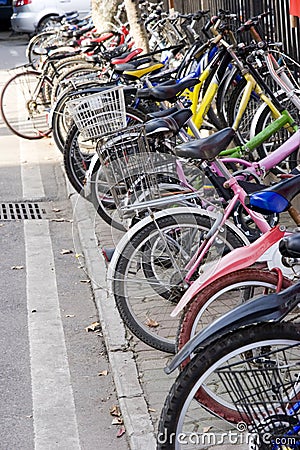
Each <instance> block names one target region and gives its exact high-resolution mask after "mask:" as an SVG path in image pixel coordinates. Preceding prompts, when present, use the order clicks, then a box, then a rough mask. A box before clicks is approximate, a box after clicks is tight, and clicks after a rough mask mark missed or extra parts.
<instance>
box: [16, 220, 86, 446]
mask: <svg viewBox="0 0 300 450" xmlns="http://www.w3.org/2000/svg"><path fill="white" fill-rule="evenodd" d="M24 234H25V247H26V269H27V307H28V329H29V343H30V359H31V378H32V398H33V420H34V433H35V450H46V449H54V448H56V449H68V450H71V449H72V450H76V449H80V442H79V434H78V427H77V421H76V413H75V404H74V397H73V390H72V386H71V379H70V371H69V365H68V358H67V351H66V344H65V338H64V331H63V326H62V321H61V315H60V309H59V299H58V293H57V284H56V276H55V266H54V257H53V251H52V243H51V238H50V230H49V222H48V221H47V220H25V221H24Z"/></svg>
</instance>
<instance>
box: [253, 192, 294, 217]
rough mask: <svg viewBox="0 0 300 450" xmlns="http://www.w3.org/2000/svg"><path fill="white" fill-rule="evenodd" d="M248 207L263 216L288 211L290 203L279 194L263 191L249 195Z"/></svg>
mask: <svg viewBox="0 0 300 450" xmlns="http://www.w3.org/2000/svg"><path fill="white" fill-rule="evenodd" d="M246 205H247V206H248V207H249V208H251V209H253V210H254V211H257V212H260V213H262V214H272V213H282V212H283V211H286V210H287V209H288V208H289V207H290V202H289V201H288V200H287V199H286V198H284V197H283V196H282V195H280V194H278V193H277V192H271V191H269V192H268V191H262V192H255V193H254V194H251V195H249V197H248V198H247V201H246Z"/></svg>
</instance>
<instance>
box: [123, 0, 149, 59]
mask: <svg viewBox="0 0 300 450" xmlns="http://www.w3.org/2000/svg"><path fill="white" fill-rule="evenodd" d="M124 4H125V9H126V13H127V20H128V22H129V26H130V35H131V36H132V37H133V39H134V42H135V46H136V47H140V48H142V49H143V50H144V52H146V53H147V52H149V40H148V36H147V33H146V30H145V27H144V24H143V23H142V21H141V15H140V9H139V6H138V0H125V1H124Z"/></svg>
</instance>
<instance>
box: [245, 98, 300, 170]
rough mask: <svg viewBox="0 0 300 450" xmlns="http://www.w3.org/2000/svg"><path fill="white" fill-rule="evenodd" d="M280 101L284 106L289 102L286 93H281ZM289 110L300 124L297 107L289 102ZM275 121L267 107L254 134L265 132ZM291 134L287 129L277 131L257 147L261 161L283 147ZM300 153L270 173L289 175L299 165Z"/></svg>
mask: <svg viewBox="0 0 300 450" xmlns="http://www.w3.org/2000/svg"><path fill="white" fill-rule="evenodd" d="M277 98H278V101H279V102H280V103H281V104H284V103H286V102H287V101H288V99H287V96H286V94H285V93H281V94H279V95H278V97H277ZM287 110H288V111H289V112H290V111H291V115H292V117H293V118H294V119H295V120H296V123H298V124H299V123H300V111H298V110H297V109H296V107H295V106H294V105H293V104H292V103H291V102H290V101H288V105H287ZM273 120H274V119H273V118H272V115H271V112H270V109H269V107H268V106H267V105H266V106H265V108H263V110H262V111H260V114H259V117H258V120H257V122H256V126H255V132H254V134H255V135H257V134H258V133H260V132H261V131H263V130H264V129H265V128H266V127H267V126H268V124H269V123H271V122H272V121H273ZM290 136H291V133H290V132H289V131H288V130H287V129H286V128H280V129H279V130H278V131H276V132H275V133H274V134H273V135H272V136H271V137H270V138H269V139H268V140H267V141H266V142H264V143H263V144H261V145H260V146H259V147H257V149H256V150H257V153H258V155H259V159H262V158H265V157H266V156H267V155H270V153H272V152H273V151H274V150H276V149H277V148H278V147H279V146H280V145H282V144H283V143H284V142H285V141H286V140H287V139H288V138H289V137H290ZM299 162H300V160H299V151H298V150H295V151H294V152H293V153H292V154H291V155H290V156H289V157H288V158H287V159H285V160H283V161H282V162H281V163H279V164H277V165H276V167H274V168H273V169H271V170H270V171H271V172H272V173H274V174H275V175H277V174H278V173H283V172H284V173H289V172H290V171H291V170H292V169H294V168H295V167H296V166H297V165H298V164H299Z"/></svg>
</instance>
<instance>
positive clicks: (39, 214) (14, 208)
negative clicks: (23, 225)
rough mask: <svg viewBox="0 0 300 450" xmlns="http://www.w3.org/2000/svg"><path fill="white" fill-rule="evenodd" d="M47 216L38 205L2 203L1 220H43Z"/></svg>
mask: <svg viewBox="0 0 300 450" xmlns="http://www.w3.org/2000/svg"><path fill="white" fill-rule="evenodd" d="M45 214H46V211H45V210H44V209H43V208H41V206H40V205H39V204H38V203H0V220H24V219H43V218H44V215H45Z"/></svg>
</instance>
